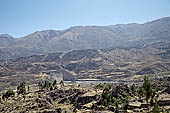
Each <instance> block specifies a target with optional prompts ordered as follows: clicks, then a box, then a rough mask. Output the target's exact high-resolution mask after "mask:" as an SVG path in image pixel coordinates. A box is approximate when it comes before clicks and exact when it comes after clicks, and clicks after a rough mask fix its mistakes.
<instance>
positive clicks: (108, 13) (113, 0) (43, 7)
mask: <svg viewBox="0 0 170 113" xmlns="http://www.w3.org/2000/svg"><path fill="white" fill-rule="evenodd" d="M167 16H170V0H0V34H9V35H12V36H13V37H16V38H17V37H23V36H25V35H28V34H30V33H33V32H35V31H41V30H49V29H53V30H62V29H66V28H69V27H72V26H79V25H83V26H85V25H98V26H100V25H114V24H126V23H144V22H147V21H152V20H154V19H159V18H162V17H167Z"/></svg>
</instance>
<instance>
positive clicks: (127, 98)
mask: <svg viewBox="0 0 170 113" xmlns="http://www.w3.org/2000/svg"><path fill="white" fill-rule="evenodd" d="M169 81H170V77H163V78H160V79H154V80H152V81H151V82H150V80H148V78H147V77H144V82H143V83H142V84H139V85H135V84H125V83H123V84H118V83H117V84H115V83H104V84H95V85H94V84H90V85H79V84H77V83H63V82H61V83H56V82H55V81H54V82H53V83H52V82H50V81H45V82H44V81H43V82H41V83H40V82H39V83H38V84H36V85H29V86H28V85H26V84H24V83H23V84H21V86H18V87H17V90H15V89H16V88H15V89H14V90H10V91H9V90H8V91H6V93H5V91H4V92H3V93H2V94H1V97H2V98H1V100H0V112H1V113H112V112H115V113H143V112H146V113H161V112H162V113H169V111H170V82H169ZM12 92H13V93H12Z"/></svg>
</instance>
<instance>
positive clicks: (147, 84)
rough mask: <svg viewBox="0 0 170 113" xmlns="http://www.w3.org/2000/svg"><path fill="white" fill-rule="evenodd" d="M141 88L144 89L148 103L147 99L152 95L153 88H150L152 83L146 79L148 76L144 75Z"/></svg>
mask: <svg viewBox="0 0 170 113" xmlns="http://www.w3.org/2000/svg"><path fill="white" fill-rule="evenodd" d="M143 89H144V91H145V99H146V102H147V103H148V100H149V99H150V97H151V96H152V93H153V89H152V85H151V83H150V81H149V80H148V77H146V76H145V77H144V83H143Z"/></svg>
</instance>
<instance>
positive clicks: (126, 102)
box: [123, 96, 129, 111]
mask: <svg viewBox="0 0 170 113" xmlns="http://www.w3.org/2000/svg"><path fill="white" fill-rule="evenodd" d="M128 107H129V97H128V96H126V98H125V101H124V103H123V109H124V110H125V111H127V110H128Z"/></svg>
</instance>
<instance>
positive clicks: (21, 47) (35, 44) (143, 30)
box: [0, 17, 170, 60]
mask: <svg viewBox="0 0 170 113" xmlns="http://www.w3.org/2000/svg"><path fill="white" fill-rule="evenodd" d="M167 41H170V17H164V18H161V19H157V20H154V21H151V22H146V23H144V24H136V23H131V24H117V25H109V26H75V27H71V28H69V29H65V30H44V31H37V32H34V33H32V34H29V35H27V36H24V37H21V38H13V37H12V36H10V35H8V34H2V35H0V53H1V54H0V60H9V59H12V58H13V59H14V58H19V57H26V56H30V55H35V54H48V53H54V52H68V51H72V50H85V49H109V48H115V47H135V46H138V47H139V46H141V47H142V46H145V45H147V44H150V43H155V42H167Z"/></svg>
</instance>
